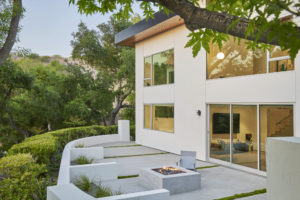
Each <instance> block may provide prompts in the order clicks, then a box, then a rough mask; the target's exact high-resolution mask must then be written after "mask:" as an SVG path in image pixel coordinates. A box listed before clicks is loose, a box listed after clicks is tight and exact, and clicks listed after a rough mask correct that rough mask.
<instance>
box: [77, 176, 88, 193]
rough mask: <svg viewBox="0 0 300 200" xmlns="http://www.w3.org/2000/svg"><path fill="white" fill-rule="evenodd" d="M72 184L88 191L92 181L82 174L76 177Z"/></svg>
mask: <svg viewBox="0 0 300 200" xmlns="http://www.w3.org/2000/svg"><path fill="white" fill-rule="evenodd" d="M74 185H76V186H77V187H79V188H80V189H81V190H83V191H85V192H89V191H91V189H92V182H91V181H90V179H89V178H88V177H86V176H84V175H82V176H80V177H77V178H76V179H75V181H74Z"/></svg>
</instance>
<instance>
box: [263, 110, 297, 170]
mask: <svg viewBox="0 0 300 200" xmlns="http://www.w3.org/2000/svg"><path fill="white" fill-rule="evenodd" d="M259 112H260V113H259V119H260V123H259V125H260V170H263V171H266V138H267V137H287V136H293V132H294V128H293V127H294V125H293V122H294V119H293V106H291V105H261V106H260V111H259Z"/></svg>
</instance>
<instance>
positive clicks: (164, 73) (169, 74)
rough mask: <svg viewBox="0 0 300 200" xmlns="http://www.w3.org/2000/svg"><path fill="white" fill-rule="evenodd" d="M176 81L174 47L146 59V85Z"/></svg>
mask: <svg viewBox="0 0 300 200" xmlns="http://www.w3.org/2000/svg"><path fill="white" fill-rule="evenodd" d="M172 83H174V49H170V50H167V51H164V52H161V53H157V54H154V55H152V56H148V57H146V58H145V59H144V86H151V85H163V84H172Z"/></svg>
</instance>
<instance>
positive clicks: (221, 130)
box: [210, 105, 230, 162]
mask: <svg viewBox="0 0 300 200" xmlns="http://www.w3.org/2000/svg"><path fill="white" fill-rule="evenodd" d="M210 157H211V158H216V159H220V160H224V161H228V162H229V161H230V106H229V105H210Z"/></svg>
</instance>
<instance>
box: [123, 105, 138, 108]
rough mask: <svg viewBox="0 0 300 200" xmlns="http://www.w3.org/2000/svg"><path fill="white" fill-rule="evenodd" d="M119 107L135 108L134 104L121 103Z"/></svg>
mask: <svg viewBox="0 0 300 200" xmlns="http://www.w3.org/2000/svg"><path fill="white" fill-rule="evenodd" d="M121 108H135V106H134V105H128V104H123V105H121Z"/></svg>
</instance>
